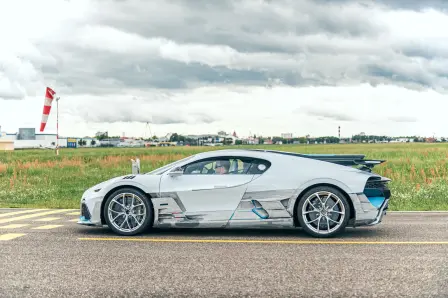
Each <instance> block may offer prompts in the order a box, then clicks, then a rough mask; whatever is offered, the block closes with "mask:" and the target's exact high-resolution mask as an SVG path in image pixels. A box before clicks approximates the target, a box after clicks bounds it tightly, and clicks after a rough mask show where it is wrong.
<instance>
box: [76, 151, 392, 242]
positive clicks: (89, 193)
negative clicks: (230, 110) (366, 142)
mask: <svg viewBox="0 0 448 298" xmlns="http://www.w3.org/2000/svg"><path fill="white" fill-rule="evenodd" d="M383 162H385V161H384V160H368V159H365V156H364V155H344V154H300V153H292V152H284V151H274V150H261V149H224V150H213V151H208V152H202V153H199V154H195V155H192V156H189V157H187V158H184V159H181V160H178V161H175V162H173V163H170V164H168V165H165V166H163V167H161V168H158V169H155V170H153V171H151V172H148V173H139V174H128V175H124V176H120V177H116V178H113V179H110V180H108V181H104V182H102V183H100V184H98V185H95V186H93V187H91V188H89V189H87V190H86V191H85V192H84V194H83V195H82V198H81V202H80V209H81V216H80V218H79V221H78V223H79V224H81V225H92V226H108V227H110V229H112V230H113V231H114V232H115V233H117V234H119V235H136V234H139V233H141V232H143V231H144V230H147V229H154V228H226V229H227V228H229V229H231V228H280V229H282V228H301V229H303V230H304V231H305V232H306V233H308V234H309V235H311V236H314V237H332V236H334V235H337V234H338V233H341V232H343V231H344V230H345V228H346V227H358V226H367V225H376V224H378V223H380V222H381V221H382V218H383V216H384V215H385V214H386V210H387V208H388V203H389V200H390V196H391V192H390V190H389V188H388V183H389V182H390V179H389V178H386V177H383V176H381V175H378V174H375V173H374V172H372V169H373V168H374V166H375V165H378V164H381V163H383Z"/></svg>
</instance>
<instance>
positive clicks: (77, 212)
mask: <svg viewBox="0 0 448 298" xmlns="http://www.w3.org/2000/svg"><path fill="white" fill-rule="evenodd" d="M66 215H81V211H76V212H70V213H67V214H66Z"/></svg>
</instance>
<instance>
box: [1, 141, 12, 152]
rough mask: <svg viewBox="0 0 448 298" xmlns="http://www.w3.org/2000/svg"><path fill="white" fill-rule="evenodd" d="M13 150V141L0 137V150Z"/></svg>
mask: <svg viewBox="0 0 448 298" xmlns="http://www.w3.org/2000/svg"><path fill="white" fill-rule="evenodd" d="M12 150H14V141H13V140H8V139H0V151H12Z"/></svg>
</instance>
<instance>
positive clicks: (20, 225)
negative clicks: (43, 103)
mask: <svg viewBox="0 0 448 298" xmlns="http://www.w3.org/2000/svg"><path fill="white" fill-rule="evenodd" d="M29 225H30V224H10V225H6V226H2V227H0V229H18V228H23V227H26V226H29Z"/></svg>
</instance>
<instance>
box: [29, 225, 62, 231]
mask: <svg viewBox="0 0 448 298" xmlns="http://www.w3.org/2000/svg"><path fill="white" fill-rule="evenodd" d="M63 226H64V225H45V226H39V227H35V228H32V230H50V229H55V228H59V227H63Z"/></svg>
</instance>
